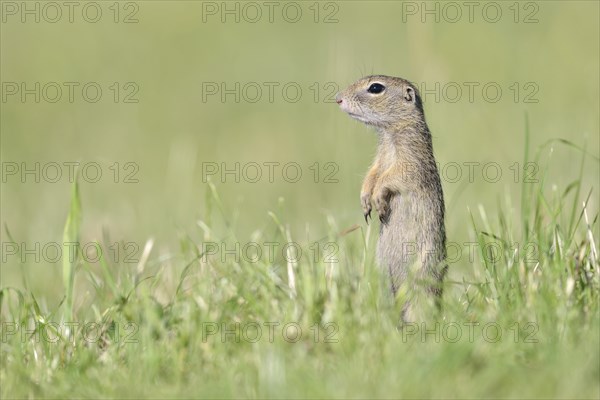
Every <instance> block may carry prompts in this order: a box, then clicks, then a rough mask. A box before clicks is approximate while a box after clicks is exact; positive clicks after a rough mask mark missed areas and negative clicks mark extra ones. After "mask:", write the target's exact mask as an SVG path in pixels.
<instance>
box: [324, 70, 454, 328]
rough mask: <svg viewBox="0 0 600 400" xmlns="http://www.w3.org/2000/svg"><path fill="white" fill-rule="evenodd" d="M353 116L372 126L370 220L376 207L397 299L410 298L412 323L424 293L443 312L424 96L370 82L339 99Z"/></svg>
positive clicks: (435, 178) (386, 81) (365, 197)
mask: <svg viewBox="0 0 600 400" xmlns="http://www.w3.org/2000/svg"><path fill="white" fill-rule="evenodd" d="M336 101H337V103H338V104H339V105H340V108H341V109H342V110H343V111H345V112H346V113H348V115H350V116H351V117H352V118H355V119H357V120H359V121H362V122H364V123H365V124H366V125H369V126H373V127H374V128H375V129H376V130H377V132H378V134H379V135H378V136H379V145H378V148H377V155H376V156H375V160H374V162H373V165H372V166H371V168H370V169H369V172H368V173H367V176H366V178H365V180H364V182H363V185H362V190H361V194H360V202H361V205H362V208H363V212H364V216H365V220H366V221H367V223H368V218H369V217H370V216H371V205H373V206H374V207H375V210H376V211H377V214H378V216H379V220H380V221H381V226H380V231H379V241H378V243H377V259H378V262H379V264H380V265H381V266H382V267H384V268H387V269H388V270H389V275H390V278H391V287H392V293H393V294H394V296H396V295H397V293H398V291H399V290H402V292H403V293H404V294H406V295H407V297H405V299H406V300H407V302H406V303H405V308H404V309H403V320H407V319H411V318H410V315H412V314H413V313H412V312H410V311H412V310H410V309H412V306H411V307H410V308H409V307H408V304H409V302H410V303H414V302H416V298H418V297H421V296H419V294H420V293H424V294H425V295H426V296H425V297H426V298H429V299H432V298H433V299H434V300H435V303H436V304H437V305H438V306H439V300H440V297H441V295H442V281H443V279H444V275H445V274H446V270H447V265H446V263H445V258H446V232H445V228H444V196H443V193H442V184H441V182H440V176H439V173H438V168H437V165H436V162H435V159H434V156H433V146H432V143H431V133H430V132H429V128H428V127H427V124H426V122H425V113H424V111H423V104H422V101H421V96H420V94H419V92H418V90H417V88H416V86H415V85H413V84H412V83H410V82H409V81H407V80H405V79H402V78H394V77H390V76H384V75H373V76H367V77H365V78H362V79H360V80H359V81H358V82H356V83H354V84H352V85H351V86H350V87H348V88H347V89H345V90H343V91H341V92H340V93H338V94H337V96H336Z"/></svg>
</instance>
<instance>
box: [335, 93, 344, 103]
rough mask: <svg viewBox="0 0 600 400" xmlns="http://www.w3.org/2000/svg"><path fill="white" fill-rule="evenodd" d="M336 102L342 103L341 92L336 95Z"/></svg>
mask: <svg viewBox="0 0 600 400" xmlns="http://www.w3.org/2000/svg"><path fill="white" fill-rule="evenodd" d="M335 102H336V103H338V104H342V96H341V95H340V94H339V93H338V94H336V95H335Z"/></svg>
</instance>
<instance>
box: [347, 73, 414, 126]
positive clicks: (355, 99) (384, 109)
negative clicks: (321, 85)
mask: <svg viewBox="0 0 600 400" xmlns="http://www.w3.org/2000/svg"><path fill="white" fill-rule="evenodd" d="M336 102H337V103H338V104H339V105H340V108H341V109H342V110H343V111H345V112H346V113H348V115H350V116H351V117H352V118H355V119H357V120H359V121H362V122H364V123H365V124H367V125H372V126H374V127H377V128H382V129H390V128H391V129H393V128H394V127H399V126H405V125H406V124H411V123H421V122H423V121H424V113H423V103H422V101H421V95H420V94H419V91H418V90H417V88H416V86H415V85H413V84H412V83H410V82H409V81H407V80H406V79H402V78H395V77H391V76H385V75H372V76H366V77H364V78H362V79H360V80H358V81H357V82H355V83H353V84H352V85H350V86H349V87H348V88H346V89H345V90H343V91H341V92H339V93H338V94H337V95H336Z"/></svg>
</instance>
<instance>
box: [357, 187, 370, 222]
mask: <svg viewBox="0 0 600 400" xmlns="http://www.w3.org/2000/svg"><path fill="white" fill-rule="evenodd" d="M360 205H361V206H362V209H363V214H364V216H365V222H366V223H367V225H368V224H369V217H370V216H371V193H366V192H364V193H361V194H360Z"/></svg>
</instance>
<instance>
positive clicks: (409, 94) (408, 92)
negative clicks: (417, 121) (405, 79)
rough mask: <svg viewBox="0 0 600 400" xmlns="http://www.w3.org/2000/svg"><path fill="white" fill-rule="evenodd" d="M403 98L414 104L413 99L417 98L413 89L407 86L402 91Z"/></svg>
mask: <svg viewBox="0 0 600 400" xmlns="http://www.w3.org/2000/svg"><path fill="white" fill-rule="evenodd" d="M404 98H405V99H406V101H410V102H411V103H414V102H415V99H416V98H417V96H416V95H415V89H413V88H412V87H410V86H407V87H406V88H405V89H404Z"/></svg>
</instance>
